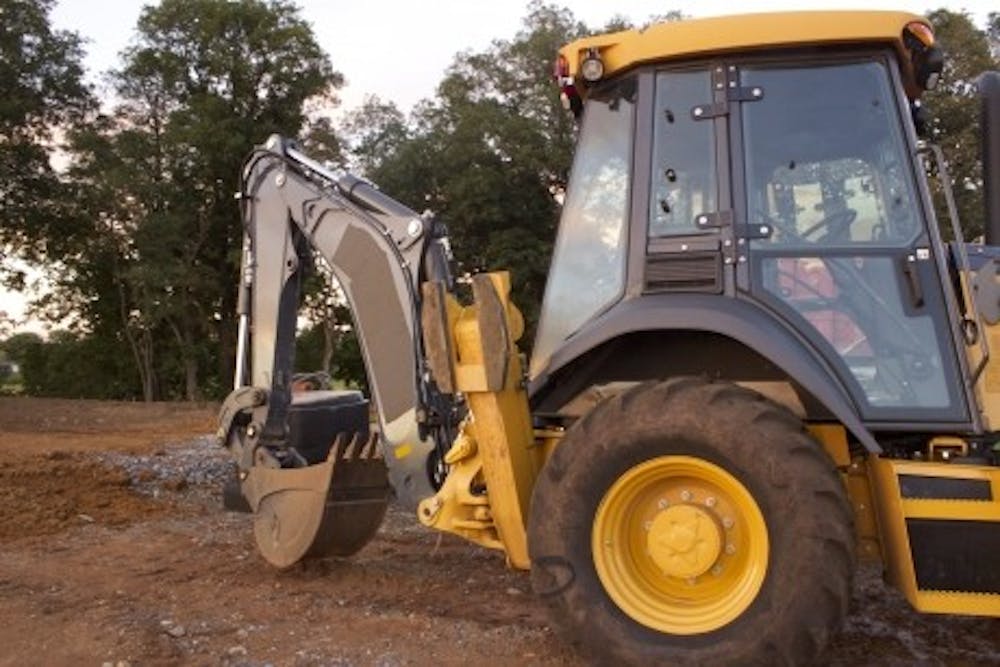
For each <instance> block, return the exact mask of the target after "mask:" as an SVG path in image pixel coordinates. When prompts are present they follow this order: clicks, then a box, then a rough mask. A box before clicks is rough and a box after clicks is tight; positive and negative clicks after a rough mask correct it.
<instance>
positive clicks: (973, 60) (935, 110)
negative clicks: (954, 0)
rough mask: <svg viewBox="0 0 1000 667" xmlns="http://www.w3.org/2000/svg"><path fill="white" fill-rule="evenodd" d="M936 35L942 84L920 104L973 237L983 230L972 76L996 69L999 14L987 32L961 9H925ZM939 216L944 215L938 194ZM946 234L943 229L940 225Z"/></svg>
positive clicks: (968, 233) (965, 225)
mask: <svg viewBox="0 0 1000 667" xmlns="http://www.w3.org/2000/svg"><path fill="white" fill-rule="evenodd" d="M927 16H928V18H929V19H930V21H931V23H932V24H933V26H934V32H935V35H936V37H937V40H938V42H939V43H940V44H942V45H943V48H944V49H945V55H946V57H945V69H944V73H943V75H942V81H941V85H940V87H939V88H938V89H937V90H934V91H931V92H928V93H926V94H925V95H924V97H923V103H924V105H925V106H926V108H927V109H928V110H929V112H930V114H931V116H932V118H933V120H932V123H931V138H932V139H933V141H935V142H936V143H938V144H940V145H941V148H942V150H943V151H944V153H945V156H946V158H947V160H948V170H949V172H950V176H951V178H952V183H953V189H954V193H955V202H956V204H957V205H958V212H959V219H960V220H961V221H962V228H963V233H964V235H965V236H966V237H967V238H973V237H976V236H979V235H981V234H982V233H983V216H984V213H983V189H982V188H983V181H982V171H981V159H980V136H981V135H980V128H979V98H978V96H977V93H976V89H975V80H976V77H977V76H979V74H981V73H982V72H984V71H987V70H990V69H1000V53H998V51H997V49H996V44H997V34H1000V33H998V32H997V30H996V27H997V26H996V24H997V19H998V17H997V15H996V14H993V15H991V25H993V28H992V30H993V33H992V34H993V37H992V40H993V41H992V49H991V41H990V40H991V37H990V36H989V34H988V31H986V30H980V29H979V28H977V27H976V26H975V24H974V23H973V22H972V19H971V17H970V16H969V15H968V14H967V13H965V12H952V11H949V10H946V9H938V10H936V11H933V12H930V13H928V15H927ZM936 199H937V209H938V219H939V220H940V221H942V222H944V221H947V220H948V216H947V212H946V209H945V207H944V202H943V199H942V197H940V196H938V197H936ZM944 231H945V232H946V233H947V230H946V229H945V230H944Z"/></svg>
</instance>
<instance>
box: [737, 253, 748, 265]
mask: <svg viewBox="0 0 1000 667" xmlns="http://www.w3.org/2000/svg"><path fill="white" fill-rule="evenodd" d="M736 261H737V262H739V263H740V264H744V263H746V261H747V258H746V255H740V256H739V257H738V258H737V259H736Z"/></svg>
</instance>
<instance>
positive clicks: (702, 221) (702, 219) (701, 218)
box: [698, 215, 708, 225]
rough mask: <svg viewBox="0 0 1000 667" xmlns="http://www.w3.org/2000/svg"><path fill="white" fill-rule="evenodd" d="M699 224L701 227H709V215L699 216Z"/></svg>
mask: <svg viewBox="0 0 1000 667" xmlns="http://www.w3.org/2000/svg"><path fill="white" fill-rule="evenodd" d="M698 224H699V225H707V224H708V216H707V215H699V216H698Z"/></svg>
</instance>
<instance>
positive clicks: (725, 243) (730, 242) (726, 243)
mask: <svg viewBox="0 0 1000 667" xmlns="http://www.w3.org/2000/svg"><path fill="white" fill-rule="evenodd" d="M732 245H733V240H732V239H725V240H723V241H722V247H724V248H728V247H730V246H732Z"/></svg>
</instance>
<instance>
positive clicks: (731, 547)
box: [726, 544, 736, 556]
mask: <svg viewBox="0 0 1000 667" xmlns="http://www.w3.org/2000/svg"><path fill="white" fill-rule="evenodd" d="M726 553H727V554H729V555H730V556H732V555H733V554H734V553H736V546H735V545H732V544H727V545H726Z"/></svg>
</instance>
